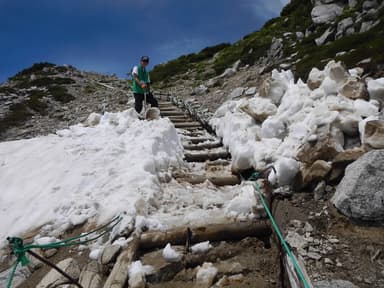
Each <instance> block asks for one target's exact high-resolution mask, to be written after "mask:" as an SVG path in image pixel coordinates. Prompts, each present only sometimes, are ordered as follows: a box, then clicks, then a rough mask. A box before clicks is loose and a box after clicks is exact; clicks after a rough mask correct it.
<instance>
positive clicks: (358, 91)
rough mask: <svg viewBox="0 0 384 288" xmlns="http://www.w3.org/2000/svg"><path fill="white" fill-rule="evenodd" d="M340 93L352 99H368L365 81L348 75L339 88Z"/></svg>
mask: <svg viewBox="0 0 384 288" xmlns="http://www.w3.org/2000/svg"><path fill="white" fill-rule="evenodd" d="M340 94H341V95H343V96H345V97H347V98H349V99H352V100H355V99H364V100H368V98H369V95H368V90H367V87H366V86H365V83H364V82H362V81H360V80H359V79H358V78H356V77H348V79H347V81H346V82H345V84H344V85H343V86H342V87H341V89H340Z"/></svg>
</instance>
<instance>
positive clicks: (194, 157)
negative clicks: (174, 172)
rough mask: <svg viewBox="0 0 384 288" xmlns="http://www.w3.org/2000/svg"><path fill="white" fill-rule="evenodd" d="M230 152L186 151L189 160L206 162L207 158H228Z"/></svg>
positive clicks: (185, 154)
mask: <svg viewBox="0 0 384 288" xmlns="http://www.w3.org/2000/svg"><path fill="white" fill-rule="evenodd" d="M229 156H230V154H229V153H228V152H227V151H219V152H210V151H207V152H201V153H193V154H192V153H184V158H185V160H186V161H187V162H205V161H207V160H211V161H213V160H217V159H227V158H228V157H229Z"/></svg>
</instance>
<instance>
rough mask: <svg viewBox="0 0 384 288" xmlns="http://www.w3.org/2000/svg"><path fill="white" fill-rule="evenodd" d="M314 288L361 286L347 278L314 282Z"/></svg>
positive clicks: (353, 287)
mask: <svg viewBox="0 0 384 288" xmlns="http://www.w3.org/2000/svg"><path fill="white" fill-rule="evenodd" d="M313 287H314V288H359V287H358V286H356V285H354V284H353V283H351V282H349V281H345V280H323V281H318V282H314V283H313Z"/></svg>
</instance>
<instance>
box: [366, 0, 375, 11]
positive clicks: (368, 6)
mask: <svg viewBox="0 0 384 288" xmlns="http://www.w3.org/2000/svg"><path fill="white" fill-rule="evenodd" d="M378 6H379V3H377V1H376V0H370V1H364V3H363V9H364V10H366V11H368V10H370V9H375V8H377V7H378Z"/></svg>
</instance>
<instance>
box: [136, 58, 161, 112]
mask: <svg viewBox="0 0 384 288" xmlns="http://www.w3.org/2000/svg"><path fill="white" fill-rule="evenodd" d="M148 62H149V57H148V56H142V57H141V59H140V65H139V66H135V67H133V69H132V78H133V81H132V91H133V95H134V96H135V110H136V112H137V113H140V111H141V109H142V108H143V101H144V94H145V93H146V94H147V95H146V101H147V102H148V103H150V104H151V107H159V104H158V103H157V100H156V99H155V98H154V97H153V95H152V93H151V92H150V89H149V85H150V79H149V73H148V71H147V70H146V69H145V67H147V65H148Z"/></svg>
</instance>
